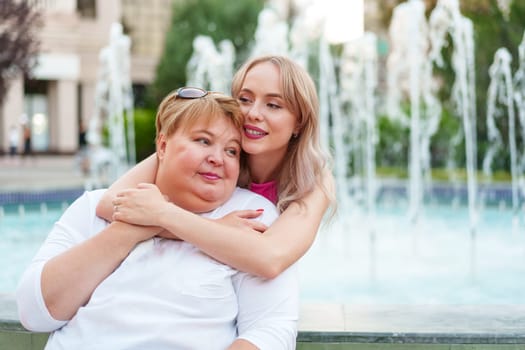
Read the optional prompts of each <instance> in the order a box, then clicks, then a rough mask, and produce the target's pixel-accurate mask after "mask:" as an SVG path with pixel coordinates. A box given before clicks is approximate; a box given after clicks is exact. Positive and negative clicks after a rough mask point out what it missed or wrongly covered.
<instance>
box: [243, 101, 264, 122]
mask: <svg viewBox="0 0 525 350" xmlns="http://www.w3.org/2000/svg"><path fill="white" fill-rule="evenodd" d="M246 117H247V118H248V119H249V120H256V121H261V120H262V119H263V115H262V113H261V106H259V104H258V103H253V104H252V105H251V106H250V107H249V109H248V111H247V113H246Z"/></svg>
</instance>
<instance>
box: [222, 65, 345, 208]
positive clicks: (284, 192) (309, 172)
mask: <svg viewBox="0 0 525 350" xmlns="http://www.w3.org/2000/svg"><path fill="white" fill-rule="evenodd" d="M264 62H270V63H272V64H274V65H275V66H276V67H277V68H278V69H279V71H280V73H281V75H280V79H281V87H282V91H283V98H284V101H285V103H286V105H287V107H288V108H289V109H290V110H291V111H292V113H293V114H294V115H295V116H296V117H297V125H298V134H297V136H294V137H293V138H292V139H291V140H290V142H289V144H288V150H287V154H286V156H285V157H284V160H283V163H282V164H281V170H280V173H279V176H278V178H277V179H276V180H277V185H278V190H277V194H278V198H279V199H278V202H277V207H278V209H279V210H280V211H281V212H282V211H284V210H285V209H286V208H287V207H288V206H289V205H290V203H292V202H296V201H297V202H299V203H302V199H303V197H304V196H305V195H306V194H307V193H309V192H311V191H312V190H313V189H314V187H315V185H316V184H318V185H320V186H321V187H322V188H323V191H324V192H325V194H326V195H327V196H328V198H330V200H331V202H332V204H333V203H334V202H335V199H334V196H333V194H332V193H331V191H329V190H328V189H326V188H325V186H324V185H323V184H322V182H321V180H322V175H323V174H322V173H323V170H324V169H326V168H329V167H330V164H329V163H330V156H329V155H328V154H327V153H326V152H324V151H323V150H322V148H321V144H320V140H319V139H320V131H319V128H320V127H319V99H318V97H317V90H316V87H315V84H314V82H313V80H312V78H311V77H310V75H309V74H308V72H307V71H306V70H305V69H303V68H302V67H301V66H300V65H299V64H297V63H295V62H294V61H292V60H291V59H289V58H287V57H283V56H262V57H257V58H254V59H252V60H250V61H248V62H246V63H245V64H244V65H243V66H242V67H241V68H240V69H239V70H238V71H237V72H236V73H235V75H234V77H233V81H232V88H231V89H232V96H234V97H237V96H239V93H240V91H241V88H242V85H243V83H244V79H245V78H246V74H247V73H248V72H249V71H250V69H252V68H253V67H255V66H256V65H258V64H260V63H264ZM249 182H250V177H249V169H247V166H246V164H245V163H244V164H242V166H241V177H240V180H239V185H241V186H247V185H248V184H249Z"/></svg>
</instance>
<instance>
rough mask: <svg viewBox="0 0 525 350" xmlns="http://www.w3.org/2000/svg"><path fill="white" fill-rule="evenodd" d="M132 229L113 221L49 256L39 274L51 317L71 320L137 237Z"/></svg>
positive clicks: (131, 247)
mask: <svg viewBox="0 0 525 350" xmlns="http://www.w3.org/2000/svg"><path fill="white" fill-rule="evenodd" d="M132 229H141V230H142V229H143V228H134V227H132V226H131V225H127V224H124V223H113V224H111V225H110V226H108V228H106V229H105V230H103V231H101V232H100V233H99V234H97V235H95V236H93V237H92V238H90V239H88V240H86V241H84V242H83V243H81V244H79V245H77V246H75V247H72V248H71V249H69V250H67V251H65V252H64V253H62V254H60V255H57V256H56V257H54V258H52V259H50V260H49V261H48V262H47V263H46V264H45V265H44V268H43V271H42V275H41V289H42V296H43V298H44V302H45V304H46V307H47V309H48V311H49V313H50V314H51V316H52V317H53V318H55V319H57V320H69V319H71V318H72V317H73V316H74V315H75V313H76V312H77V310H78V308H79V307H81V306H82V305H84V304H85V303H86V302H87V301H88V300H89V298H90V296H91V294H92V293H93V291H94V290H95V288H96V287H97V286H98V285H99V284H100V283H101V282H102V281H103V280H104V279H105V278H106V277H107V276H108V275H110V274H111V273H112V272H113V271H114V270H115V269H116V268H117V267H118V265H119V264H120V263H121V262H122V260H124V259H125V257H126V256H127V255H128V254H129V252H130V251H131V250H132V249H133V248H134V247H135V245H136V244H137V243H138V242H139V241H140V240H141V239H140V236H139V235H135V234H133V232H130V231H131V230H132Z"/></svg>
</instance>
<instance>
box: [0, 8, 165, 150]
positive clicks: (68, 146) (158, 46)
mask: <svg viewBox="0 0 525 350" xmlns="http://www.w3.org/2000/svg"><path fill="white" fill-rule="evenodd" d="M27 1H29V2H30V3H31V5H32V6H35V7H37V8H38V9H39V10H40V11H41V13H42V17H43V20H44V21H43V22H44V25H43V28H42V30H40V31H39V33H38V35H39V40H40V42H41V45H40V54H39V56H38V59H37V62H38V64H37V66H36V67H35V69H34V72H33V76H32V79H31V80H24V79H23V78H22V77H20V78H18V79H15V80H13V81H11V83H10V87H9V91H8V94H7V96H6V98H5V101H4V104H3V105H2V106H0V141H1V142H0V153H7V151H8V149H9V140H8V139H9V133H10V130H11V129H12V127H14V126H16V127H18V128H20V129H21V128H22V125H23V124H25V125H27V126H29V128H30V133H31V148H32V152H34V153H55V154H59V153H74V152H76V151H77V150H78V146H79V134H80V131H81V128H83V127H84V126H86V125H88V122H89V119H90V117H91V116H92V115H93V113H94V103H95V87H96V84H97V73H98V69H99V53H100V51H101V49H102V48H103V47H105V46H107V45H108V43H109V36H110V27H111V25H112V24H113V23H114V22H120V23H122V24H123V26H124V29H125V31H126V34H128V35H129V36H130V38H131V42H132V47H131V53H132V55H131V80H132V82H133V84H134V85H136V86H140V85H147V84H148V83H150V82H151V81H152V80H153V78H154V74H155V67H156V64H157V61H158V59H159V57H160V54H161V53H162V47H163V43H164V33H165V31H166V27H167V25H168V24H169V20H170V16H171V4H172V0H149V1H136V0H111V1H108V0H105V1H104V0H27ZM20 134H21V135H22V131H20ZM22 144H23V140H22V137H20V142H19V147H18V149H19V150H21V149H22Z"/></svg>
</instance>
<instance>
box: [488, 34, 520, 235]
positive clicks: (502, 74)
mask: <svg viewBox="0 0 525 350" xmlns="http://www.w3.org/2000/svg"><path fill="white" fill-rule="evenodd" d="M524 56H525V34H524V40H523V41H522V43H521V44H520V47H519V57H520V66H519V68H518V70H517V72H516V75H515V77H514V78H513V77H512V71H511V61H512V56H511V54H510V52H509V51H508V50H507V49H506V48H504V47H502V48H500V49H498V50H497V51H496V53H495V54H494V62H493V63H492V65H491V66H490V70H489V74H490V79H491V80H490V85H489V89H488V98H487V117H486V120H487V129H488V137H489V141H490V142H491V145H490V147H489V149H488V150H487V152H486V154H485V158H484V159H483V172H484V173H485V175H486V176H487V177H488V178H491V177H492V163H493V160H494V157H495V156H496V155H497V152H498V151H499V150H501V149H502V148H503V145H504V142H503V138H502V136H501V132H500V130H499V128H498V127H497V124H498V123H497V121H496V118H498V117H500V116H501V115H502V112H503V111H502V110H503V109H504V110H506V112H507V116H508V121H507V127H508V137H507V139H508V143H509V149H510V173H511V189H512V191H511V192H512V212H513V216H514V219H513V231H516V230H517V226H518V223H519V216H520V204H521V201H522V198H523V197H524V196H525V192H524V189H525V188H524V187H523V184H524V181H525V177H524V171H525V152H524V151H523V149H522V150H521V151H520V150H519V148H518V146H517V135H516V129H518V128H519V127H520V126H521V128H519V129H520V130H521V133H520V136H521V138H522V140H525V139H524V138H523V137H524V136H525V108H524V101H523V98H524V92H525V90H524V87H525V85H524V69H525V66H524V64H525V63H524V60H525V57H524ZM515 105H516V107H517V108H516V109H517V111H518V113H519V122H520V123H519V124H518V123H517V121H518V120H516V117H515ZM520 186H521V190H520Z"/></svg>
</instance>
